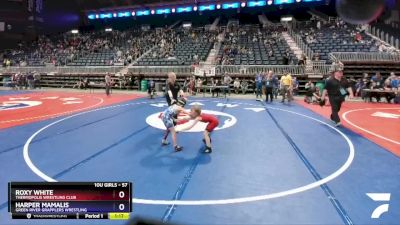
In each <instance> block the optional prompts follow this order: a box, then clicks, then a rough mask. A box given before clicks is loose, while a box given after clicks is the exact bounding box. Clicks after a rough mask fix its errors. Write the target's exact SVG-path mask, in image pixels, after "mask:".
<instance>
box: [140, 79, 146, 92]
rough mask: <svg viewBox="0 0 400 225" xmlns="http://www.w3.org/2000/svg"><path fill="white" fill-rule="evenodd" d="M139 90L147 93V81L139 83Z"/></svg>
mask: <svg viewBox="0 0 400 225" xmlns="http://www.w3.org/2000/svg"><path fill="white" fill-rule="evenodd" d="M140 90H141V91H147V80H142V82H141V83H140Z"/></svg>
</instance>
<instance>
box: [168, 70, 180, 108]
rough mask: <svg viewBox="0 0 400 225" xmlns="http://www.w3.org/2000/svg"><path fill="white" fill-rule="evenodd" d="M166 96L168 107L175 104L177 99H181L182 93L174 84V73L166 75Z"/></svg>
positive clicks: (175, 83)
mask: <svg viewBox="0 0 400 225" xmlns="http://www.w3.org/2000/svg"><path fill="white" fill-rule="evenodd" d="M165 91H166V94H165V97H166V100H167V103H168V106H170V105H172V104H174V103H176V100H177V99H178V97H183V96H184V93H183V91H182V89H181V87H180V86H179V84H178V83H177V82H176V74H175V73H174V72H170V73H168V79H167V87H166V88H165Z"/></svg>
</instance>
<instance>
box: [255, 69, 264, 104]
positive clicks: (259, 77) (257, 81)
mask: <svg viewBox="0 0 400 225" xmlns="http://www.w3.org/2000/svg"><path fill="white" fill-rule="evenodd" d="M262 83H263V76H262V74H261V73H257V74H256V78H255V85H256V100H257V101H260V100H261V99H262V85H263V84H262Z"/></svg>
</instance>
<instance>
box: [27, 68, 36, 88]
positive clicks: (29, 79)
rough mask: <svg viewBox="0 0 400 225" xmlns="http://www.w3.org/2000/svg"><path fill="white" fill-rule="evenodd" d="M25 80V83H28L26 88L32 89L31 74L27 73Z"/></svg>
mask: <svg viewBox="0 0 400 225" xmlns="http://www.w3.org/2000/svg"><path fill="white" fill-rule="evenodd" d="M26 80H27V83H28V86H29V89H31V90H32V89H33V88H34V83H33V82H34V81H33V73H32V72H29V73H28V74H27V75H26Z"/></svg>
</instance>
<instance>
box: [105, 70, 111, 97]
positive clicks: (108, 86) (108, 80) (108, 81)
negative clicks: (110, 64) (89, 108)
mask: <svg viewBox="0 0 400 225" xmlns="http://www.w3.org/2000/svg"><path fill="white" fill-rule="evenodd" d="M104 80H105V86H106V95H107V96H110V89H111V85H112V79H111V75H110V73H107V75H106V76H105V77H104Z"/></svg>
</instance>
